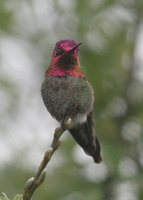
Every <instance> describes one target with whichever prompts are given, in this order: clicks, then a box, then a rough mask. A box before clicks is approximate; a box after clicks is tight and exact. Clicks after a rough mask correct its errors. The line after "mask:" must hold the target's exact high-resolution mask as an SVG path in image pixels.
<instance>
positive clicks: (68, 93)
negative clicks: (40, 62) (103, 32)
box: [41, 39, 102, 163]
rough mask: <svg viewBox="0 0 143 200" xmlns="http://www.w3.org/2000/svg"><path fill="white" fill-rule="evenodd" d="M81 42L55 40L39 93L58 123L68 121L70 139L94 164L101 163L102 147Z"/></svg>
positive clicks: (92, 93) (62, 123)
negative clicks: (97, 134)
mask: <svg viewBox="0 0 143 200" xmlns="http://www.w3.org/2000/svg"><path fill="white" fill-rule="evenodd" d="M80 45H81V43H76V42H75V41H74V40H69V39H67V40H60V41H58V42H57V43H56V45H55V48H54V51H53V54H52V59H51V64H50V66H49V68H48V69H47V71H46V73H45V80H44V82H43V84H42V88H41V95H42V98H43V101H44V104H45V106H46V108H47V110H48V111H49V112H50V114H51V115H52V116H53V117H54V118H55V119H56V120H57V121H59V122H60V123H61V126H63V125H64V123H65V122H66V121H69V122H70V125H69V132H70V133H71V135H72V136H73V138H74V139H75V140H76V142H77V143H78V144H79V145H80V146H81V147H82V148H83V150H84V151H85V153H87V154H88V155H90V156H92V157H93V160H94V162H95V163H100V162H101V160H102V158H101V153H100V151H101V149H100V144H99V141H98V138H97V136H96V131H95V123H94V116H93V104H94V92H93V89H92V86H91V85H90V83H89V82H88V81H87V80H86V78H85V75H84V73H83V72H82V71H81V68H80V61H79V56H78V52H79V46H80Z"/></svg>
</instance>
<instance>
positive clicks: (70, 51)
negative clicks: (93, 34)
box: [66, 42, 82, 53]
mask: <svg viewBox="0 0 143 200" xmlns="http://www.w3.org/2000/svg"><path fill="white" fill-rule="evenodd" d="M81 44H82V43H81V42H80V43H79V44H77V45H76V46H75V47H73V48H72V49H70V50H69V51H67V52H66V53H73V52H74V50H75V49H76V48H77V47H79V46H80V45H81Z"/></svg>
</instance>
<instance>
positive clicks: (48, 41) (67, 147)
mask: <svg viewBox="0 0 143 200" xmlns="http://www.w3.org/2000/svg"><path fill="white" fill-rule="evenodd" d="M38 2H39V4H38ZM43 2H45V4H44V3H41V4H40V0H39V1H38V0H37V1H24V2H21V1H16V0H12V1H11V2H10V1H0V33H2V36H1V35H0V36H1V37H3V36H5V35H7V34H8V35H9V36H11V37H16V38H18V39H20V40H21V41H24V42H25V43H26V44H28V45H29V46H30V47H32V49H36V52H37V55H39V56H38V57H37V58H36V57H34V56H33V60H36V59H37V60H36V62H38V58H40V59H41V60H42V61H40V62H41V63H40V66H41V74H42V73H44V70H45V69H43V68H44V66H47V64H48V63H49V61H48V60H47V55H48V54H49V57H50V51H51V49H52V45H53V44H54V43H55V42H56V40H59V39H63V38H74V39H75V40H79V41H82V43H83V46H82V47H81V51H80V56H81V64H82V66H83V69H84V71H85V72H86V74H87V77H88V79H89V80H90V82H91V83H92V84H93V87H94V89H95V96H96V104H95V116H96V126H97V133H98V136H99V138H100V141H101V144H102V153H103V164H101V165H99V166H98V168H99V170H101V172H100V173H101V176H100V177H99V179H98V180H96V177H95V180H93V178H91V176H89V175H88V172H89V171H88V169H89V170H90V167H91V166H90V164H89V163H87V162H83V163H82V162H80V161H77V159H75V158H74V156H73V155H74V154H75V149H76V147H75V143H74V141H73V140H72V139H71V137H68V138H66V140H65V141H64V142H63V144H62V146H61V147H60V150H59V154H60V155H61V157H62V159H61V160H62V161H61V164H58V165H57V166H55V167H54V170H53V171H52V172H50V173H48V172H47V181H46V182H45V183H44V184H43V185H42V187H40V188H39V189H38V191H37V192H36V194H35V195H34V199H50V200H57V199H58V200H73V199H74V200H81V199H82V200H104V199H105V200H113V199H118V200H124V199H131V200H138V199H139V200H142V199H143V153H142V152H143V134H142V133H143V128H142V127H143V90H142V88H143V81H142V80H140V79H139V78H138V76H137V74H138V68H139V66H138V64H139V63H138V60H137V59H136V58H135V55H136V48H137V41H138V36H139V34H140V30H141V24H142V21H143V14H142V13H143V12H142V11H143V3H142V2H143V1H142V0H138V1H136V0H124V1H123V0H118V1H115V0H104V1H99V0H89V1H87V0H82V1H81V0H77V1H64V0H54V1H48V0H45V1H43ZM40 5H41V8H40ZM38 6H39V7H38ZM42 6H43V7H42ZM44 6H45V7H46V6H47V7H48V6H49V7H50V11H49V12H51V13H52V14H51V17H49V18H46V19H45V17H44V14H43V18H42V17H41V16H42V14H41V13H42V12H41V13H40V11H39V10H40V9H41V10H42V9H44ZM38 9H39V10H38ZM20 11H21V13H22V12H24V14H23V16H22V17H21V18H18V16H19V15H18V14H19V12H20ZM38 11H39V12H38ZM43 12H44V11H43ZM17 13H18V14H17ZM39 13H40V14H39ZM40 19H41V21H40ZM42 20H45V21H44V23H43V21H42ZM49 22H50V23H49ZM30 23H31V25H30ZM4 32H5V33H4ZM31 51H32V50H31ZM33 51H34V50H33ZM31 55H32V54H31ZM49 57H48V58H49ZM1 62H2V61H1V60H0V63H1ZM142 65H143V63H142ZM40 66H39V67H40ZM42 67H43V68H42ZM36 70H37V69H36ZM36 72H37V74H36V77H37V80H38V78H39V77H40V75H39V71H36ZM35 82H36V78H35ZM17 85H18V83H17V84H16V83H15V82H14V81H13V80H10V79H4V77H3V76H0V88H1V89H3V90H4V91H6V92H7V93H8V94H9V99H10V102H9V105H10V106H9V107H8V108H9V109H7V110H6V111H5V112H4V113H3V115H6V117H5V118H4V120H5V121H6V120H7V118H8V117H14V116H15V115H16V113H17V112H18V110H19V106H20V105H19V99H20V93H21V91H18V90H17V89H18V87H17ZM29 98H30V96H29ZM12 113H14V114H12ZM2 122H3V121H2ZM3 123H4V122H3ZM0 130H1V133H3V124H2V125H1V127H0ZM5 133H6V131H5ZM9 137H10V136H9ZM39 137H40V133H39ZM25 151H26V149H25ZM22 155H23V154H22ZM22 155H19V157H21V159H22V157H23V156H22ZM24 155H25V154H24ZM57 157H58V155H57ZM80 159H82V158H81V157H80V158H79V160H80ZM54 160H56V156H55V158H54ZM17 162H18V164H15V163H17ZM51 162H52V161H51ZM88 162H91V165H94V164H93V163H92V161H91V160H90V161H88ZM100 166H101V167H100ZM31 168H32V167H31ZM100 168H101V169H100ZM104 168H105V169H106V171H107V173H105V175H104V170H103V169H104ZM96 169H97V168H96V166H95V168H94V166H92V167H91V171H90V173H89V174H92V176H93V177H94V175H95V174H96V173H98V170H97V171H96ZM92 170H93V171H92ZM33 173H34V170H31V169H30V170H29V169H27V168H24V167H23V166H22V164H21V165H20V159H18V160H16V159H15V160H13V161H12V163H9V164H8V165H6V166H4V167H1V168H0V191H1V192H2V191H4V192H6V193H7V194H8V196H14V195H15V194H16V193H18V192H19V193H22V190H23V186H24V184H25V182H26V180H27V179H28V178H29V177H31V175H32V174H33ZM3 199H4V198H3ZM10 199H11V198H10Z"/></svg>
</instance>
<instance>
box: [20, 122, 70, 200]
mask: <svg viewBox="0 0 143 200" xmlns="http://www.w3.org/2000/svg"><path fill="white" fill-rule="evenodd" d="M66 129H68V124H66V123H65V125H64V128H63V127H62V128H61V127H58V128H56V129H55V132H54V136H53V141H52V144H51V148H50V149H49V150H47V151H46V152H45V155H44V157H43V160H42V162H41V164H40V166H39V168H38V171H37V173H36V175H35V177H31V178H30V179H28V181H27V182H26V184H25V188H24V193H23V200H30V199H31V197H32V195H33V193H34V192H35V190H36V189H37V188H38V187H39V186H40V185H41V184H42V183H43V181H44V180H45V177H46V169H45V168H46V167H47V164H48V163H49V161H50V160H51V157H52V155H53V154H54V152H55V151H56V150H57V149H58V147H59V146H60V140H59V139H60V137H61V136H62V134H63V132H64V131H65V130H66Z"/></svg>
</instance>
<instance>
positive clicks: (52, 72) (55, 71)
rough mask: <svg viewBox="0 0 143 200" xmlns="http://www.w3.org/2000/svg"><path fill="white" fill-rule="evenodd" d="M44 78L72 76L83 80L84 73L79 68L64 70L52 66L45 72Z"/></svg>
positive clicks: (64, 68) (73, 67) (63, 68)
mask: <svg viewBox="0 0 143 200" xmlns="http://www.w3.org/2000/svg"><path fill="white" fill-rule="evenodd" d="M46 76H61V77H62V76H74V77H81V78H83V77H84V73H83V72H82V71H81V69H80V67H79V66H72V67H71V68H68V69H66V67H59V66H57V65H53V66H50V67H49V68H48V70H47V71H46Z"/></svg>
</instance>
